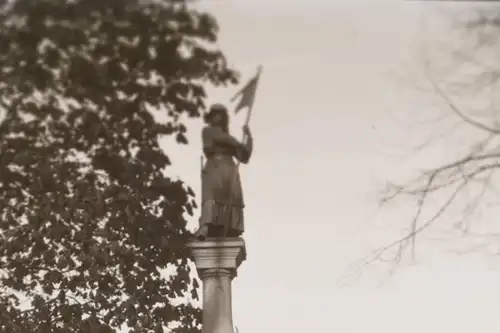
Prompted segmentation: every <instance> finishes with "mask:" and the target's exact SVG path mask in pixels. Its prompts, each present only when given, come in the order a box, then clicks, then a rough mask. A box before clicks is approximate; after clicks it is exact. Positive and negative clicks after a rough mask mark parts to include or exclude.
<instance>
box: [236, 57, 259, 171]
mask: <svg viewBox="0 0 500 333" xmlns="http://www.w3.org/2000/svg"><path fill="white" fill-rule="evenodd" d="M261 73H262V65H259V66H258V67H257V74H256V75H255V77H256V78H257V83H258V80H259V79H260V74H261ZM254 102H255V97H254V98H253V99H252V103H251V104H250V105H249V106H248V111H247V117H246V119H245V126H248V124H249V123H250V117H251V116H252V109H253V104H254ZM241 141H242V142H243V143H245V141H246V134H245V133H243V138H242V140H241ZM239 164H240V162H239V161H238V165H239Z"/></svg>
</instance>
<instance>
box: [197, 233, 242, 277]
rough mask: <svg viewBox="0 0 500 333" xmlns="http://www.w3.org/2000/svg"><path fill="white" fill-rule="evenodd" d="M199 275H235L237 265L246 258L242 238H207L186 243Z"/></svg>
mask: <svg viewBox="0 0 500 333" xmlns="http://www.w3.org/2000/svg"><path fill="white" fill-rule="evenodd" d="M188 247H189V248H190V249H191V252H192V254H193V259H194V262H195V265H196V269H197V270H198V274H199V275H200V277H202V278H203V277H204V276H206V275H214V274H215V275H226V274H228V273H229V274H231V275H232V276H231V277H234V276H236V274H237V273H236V272H237V269H238V267H239V266H240V265H241V263H242V262H243V261H245V259H246V247H245V241H244V240H243V239H242V238H239V237H238V238H207V239H206V240H204V241H196V242H192V243H189V244H188Z"/></svg>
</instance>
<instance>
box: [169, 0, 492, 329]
mask: <svg viewBox="0 0 500 333" xmlns="http://www.w3.org/2000/svg"><path fill="white" fill-rule="evenodd" d="M344 3H350V4H349V5H347V4H342V3H341V2H336V1H323V2H318V1H309V0H308V1H305V0H303V1H298V0H294V1H282V2H272V1H250V0H246V1H243V0H239V1H237V0H233V1H205V2H204V6H205V7H206V8H208V10H210V11H211V12H212V13H213V14H214V15H216V17H217V18H218V20H219V23H220V26H221V34H220V37H221V38H220V45H221V47H222V48H223V50H224V51H225V52H226V54H227V56H228V58H229V60H230V61H231V62H232V63H233V64H234V65H235V66H237V68H239V69H241V70H242V74H243V79H244V80H245V79H248V78H249V77H250V76H251V75H252V74H253V72H254V71H255V69H256V67H257V65H258V64H262V65H263V66H264V70H263V74H262V79H261V81H260V85H259V87H258V92H257V100H256V104H255V108H254V114H253V116H252V121H251V127H252V130H253V133H254V137H255V154H254V156H253V159H252V160H251V163H250V164H249V165H246V166H243V167H242V181H243V186H244V192H245V198H246V205H247V208H246V211H245V215H246V234H245V239H246V242H247V251H248V260H247V261H246V262H244V263H243V265H242V266H241V268H240V270H239V274H238V277H237V278H236V279H235V280H234V283H233V285H234V294H233V311H234V322H235V325H236V326H237V327H238V328H239V332H240V333H250V332H260V331H269V332H273V331H275V332H278V331H279V332H290V333H299V332H306V331H312V332H325V333H327V332H328V333H329V332H343V333H361V332H363V333H365V332H367V331H368V330H370V331H374V332H385V333H396V332H397V333H400V332H402V331H404V332H406V333H413V332H415V333H416V332H419V333H420V332H423V331H425V332H430V333H433V332H436V333H437V332H440V333H441V332H454V333H470V332H478V333H497V332H499V329H500V316H498V313H497V312H496V311H497V310H496V309H498V308H500V284H499V283H498V281H500V273H499V272H498V271H496V268H495V265H494V264H495V262H494V261H492V260H491V258H490V257H487V256H484V255H482V254H473V255H467V256H460V257H459V256H456V255H454V254H453V253H451V252H450V251H449V248H446V247H445V246H444V245H443V243H440V242H431V241H427V242H425V241H421V243H420V244H422V246H421V247H420V250H419V261H418V264H417V265H416V266H414V267H411V268H406V269H404V270H400V271H398V272H397V274H396V275H395V276H394V277H393V278H392V279H391V280H389V281H388V282H387V283H385V284H384V285H383V286H382V287H377V286H378V283H377V282H376V281H378V280H376V279H375V277H376V276H377V277H378V275H376V274H375V272H374V270H371V269H367V270H366V271H365V276H364V279H363V280H362V281H360V282H359V283H357V284H353V285H350V286H348V287H344V288H342V286H341V285H340V282H339V281H338V277H339V276H341V275H342V274H344V273H346V270H347V265H348V264H350V263H352V262H354V261H355V260H357V259H359V258H360V257H362V256H363V255H364V254H367V253H368V252H369V251H370V249H373V248H374V247H376V246H380V245H384V244H385V242H387V241H389V240H392V239H394V238H395V237H397V235H399V233H400V232H402V230H403V229H402V228H404V227H406V226H407V225H408V217H409V216H410V215H409V214H411V213H413V212H414V211H413V210H412V208H411V207H412V206H411V205H405V204H401V205H398V206H397V207H391V208H388V209H386V210H384V211H382V212H380V211H379V210H378V204H377V191H378V190H379V188H380V186H381V184H383V181H384V180H386V179H388V177H393V176H394V177H396V176H398V177H399V175H401V176H402V175H405V174H406V172H408V171H411V170H413V169H414V168H412V166H413V167H414V166H415V165H413V164H411V163H416V162H415V161H414V160H411V159H410V160H408V159H407V158H404V156H403V155H401V154H404V153H405V152H406V153H409V152H410V145H409V143H413V142H417V141H418V140H420V139H425V136H426V135H427V134H428V133H427V132H426V131H425V130H424V129H422V130H420V127H419V129H418V130H412V128H416V127H415V126H416V122H418V121H420V120H423V118H422V117H421V116H422V115H423V114H427V115H429V117H432V115H433V112H434V111H435V110H434V111H433V109H432V103H430V102H429V101H428V100H425V99H424V98H422V97H421V94H417V93H415V94H412V89H409V85H410V84H409V82H413V81H412V77H413V75H418V72H419V67H418V65H417V64H416V63H417V62H418V61H417V60H416V58H418V57H416V56H415V55H416V54H418V52H419V51H418V50H420V49H421V41H422V39H429V38H431V37H432V35H433V33H434V32H435V33H436V34H437V35H438V34H439V33H440V32H438V31H437V30H435V31H434V32H433V31H431V32H430V33H429V28H428V27H429V26H428V25H427V26H426V24H428V22H427V19H428V17H429V16H430V13H431V10H432V7H431V5H423V4H422V3H417V2H411V3H410V2H406V3H404V2H397V1H392V2H391V3H388V2H387V1H385V2H379V1H370V4H367V3H366V2H365V3H363V2H361V1H352V2H351V1H344ZM464 10H466V9H465V7H464ZM441 32H442V31H441ZM403 82H406V83H403ZM236 90H237V89H236V87H234V88H225V89H217V90H214V89H211V90H210V100H211V101H213V102H223V103H228V101H229V99H230V98H231V97H232V95H233V94H234V93H235V92H236ZM426 112H427V113H426ZM424 118H425V117H424ZM243 120H244V114H243V112H242V113H241V114H238V115H237V116H236V117H234V119H233V122H232V126H231V128H232V130H233V134H234V135H236V136H237V137H241V125H242V122H243ZM200 126H201V123H200V121H199V120H197V121H196V122H194V123H193V124H192V126H190V128H189V130H190V138H191V142H190V144H189V146H188V147H177V146H176V145H174V144H166V145H165V149H167V152H168V153H169V155H170V156H171V158H172V159H173V162H174V166H173V167H172V170H171V172H172V173H174V174H178V175H179V176H180V177H181V178H182V179H183V180H185V181H186V182H188V183H189V184H191V185H193V188H199V187H200V155H201V149H200V146H201V142H200V138H199V133H198V131H199V130H200ZM436 126H439V125H436ZM438 130H441V128H438ZM465 139H467V137H465V138H464V140H465ZM448 151H449V149H445V148H437V150H436V149H435V150H431V151H429V153H428V154H429V155H426V157H424V158H423V160H425V161H431V162H434V161H435V160H436V158H437V157H438V156H441V155H446V153H447V152H448ZM400 153H401V154H400ZM402 156H403V157H402ZM408 161H412V162H411V163H410V162H408ZM191 226H192V227H193V228H194V227H195V226H196V221H195V220H193V221H192V223H191ZM424 246H425V248H423V249H422V247H424ZM372 277H373V278H372Z"/></svg>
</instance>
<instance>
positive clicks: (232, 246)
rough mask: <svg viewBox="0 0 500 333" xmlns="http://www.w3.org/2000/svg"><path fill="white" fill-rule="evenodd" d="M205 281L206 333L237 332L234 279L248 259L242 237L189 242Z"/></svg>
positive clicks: (204, 324)
mask: <svg viewBox="0 0 500 333" xmlns="http://www.w3.org/2000/svg"><path fill="white" fill-rule="evenodd" d="M188 247H189V248H190V249H191V251H192V254H193V259H194V262H195V265H196V269H197V271H198V275H199V276H200V277H201V280H202V282H203V331H202V332H203V333H234V329H233V314H232V296H231V282H232V280H233V278H234V277H236V276H237V270H238V267H239V266H240V265H241V263H242V262H243V261H244V260H245V259H246V247H245V241H244V240H243V239H242V238H207V239H206V240H204V241H196V242H192V243H190V244H189V245H188Z"/></svg>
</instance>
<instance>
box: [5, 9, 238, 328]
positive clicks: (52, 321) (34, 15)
mask: <svg viewBox="0 0 500 333" xmlns="http://www.w3.org/2000/svg"><path fill="white" fill-rule="evenodd" d="M1 13H2V14H1V17H0V109H1V111H2V121H1V124H0V138H1V141H0V142H1V144H0V153H1V155H0V214H1V217H0V332H5V333H7V332H23V333H24V332H44V333H45V332H60V333H63V332H118V331H119V330H120V328H121V327H122V326H123V324H126V325H127V326H128V327H130V328H132V332H150V331H154V332H162V331H163V327H164V326H168V327H170V328H172V329H173V332H197V331H198V330H199V327H200V320H199V319H200V311H199V309H197V308H194V307H193V306H192V305H191V304H189V303H187V302H179V301H178V300H179V298H180V299H188V298H194V299H196V298H197V288H198V286H197V281H196V280H194V281H192V280H191V278H190V275H189V272H190V266H189V254H188V252H187V251H186V248H185V244H186V242H187V240H188V238H189V236H190V232H189V231H188V230H187V229H186V220H185V218H184V215H183V214H184V213H185V212H187V213H189V214H192V213H193V209H194V208H196V206H195V205H196V204H195V201H194V193H193V191H192V190H191V189H190V188H189V187H187V186H185V185H184V184H183V183H182V182H181V181H177V180H172V179H170V178H169V177H168V176H167V174H168V173H167V172H166V170H167V171H168V166H169V164H170V160H169V158H168V157H167V155H166V154H165V153H164V152H163V151H162V150H161V149H160V147H159V143H158V140H159V138H160V137H162V136H165V135H169V136H173V137H175V139H176V140H177V142H179V143H180V144H186V143H187V138H186V131H187V129H186V127H185V126H184V125H183V124H182V117H199V116H200V114H201V112H202V110H203V109H204V99H205V92H204V88H203V84H205V83H211V84H215V85H226V84H231V83H232V84H234V83H237V79H236V72H235V71H233V70H232V69H230V68H229V67H228V66H227V64H226V61H225V57H224V55H223V54H222V53H221V52H220V51H219V50H218V49H217V48H216V47H215V43H216V41H217V34H218V26H217V22H216V20H215V19H214V17H212V16H211V15H209V14H206V13H202V12H197V11H195V10H194V9H192V7H191V6H188V4H187V3H186V2H185V1H167V0H164V1H160V0H157V1H153V0H150V1H148V0H143V1H140V0H127V1H123V0H36V1H31V0H13V1H10V2H4V3H3V5H2V11H1ZM156 114H160V115H161V116H155V115H156ZM169 264H170V265H174V266H173V267H175V269H172V270H173V273H172V274H170V275H169V276H165V275H163V274H162V273H161V271H160V270H161V269H162V268H165V267H167V266H168V265H169Z"/></svg>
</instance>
